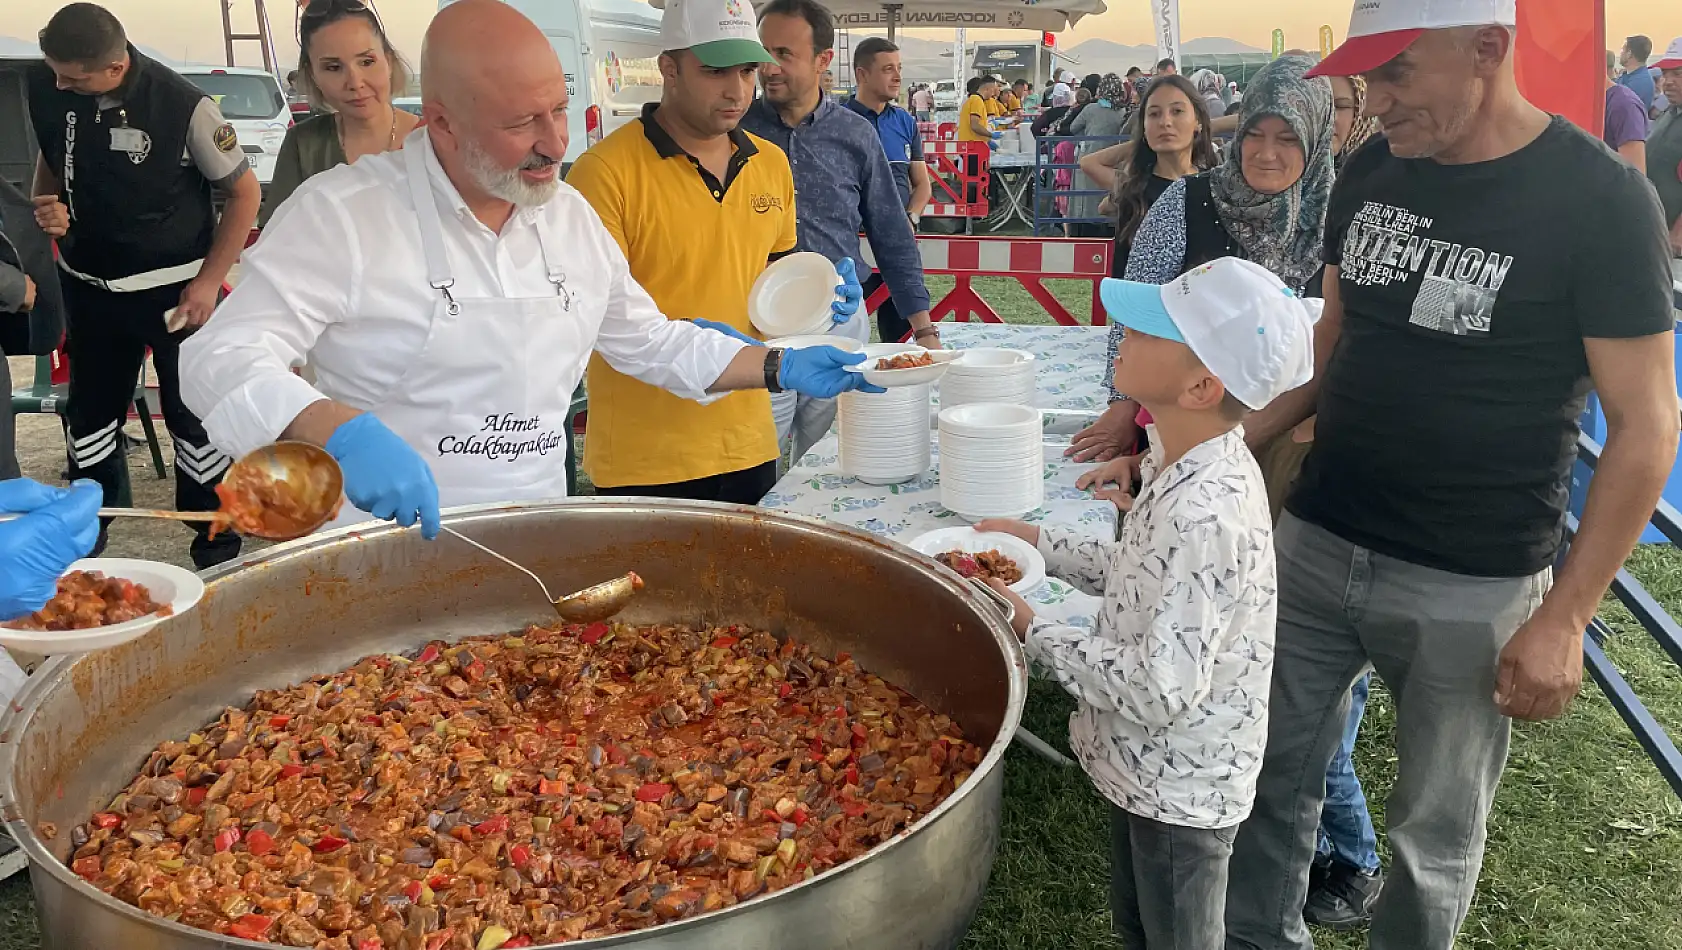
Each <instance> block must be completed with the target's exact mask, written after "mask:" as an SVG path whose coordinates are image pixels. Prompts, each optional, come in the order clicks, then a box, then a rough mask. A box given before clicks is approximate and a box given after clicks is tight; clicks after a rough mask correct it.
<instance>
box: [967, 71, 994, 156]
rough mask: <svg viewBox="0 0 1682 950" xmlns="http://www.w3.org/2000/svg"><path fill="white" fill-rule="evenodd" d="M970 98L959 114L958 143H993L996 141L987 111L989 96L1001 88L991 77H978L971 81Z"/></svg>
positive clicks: (969, 87)
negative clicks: (988, 124) (988, 122)
mask: <svg viewBox="0 0 1682 950" xmlns="http://www.w3.org/2000/svg"><path fill="white" fill-rule="evenodd" d="M967 88H968V90H969V98H967V99H965V100H964V108H963V111H961V112H960V113H959V114H958V141H960V142H991V141H993V139H994V135H993V131H992V129H989V128H988V127H987V117H988V116H989V115H990V113H989V112H988V109H987V100H988V98H989V96H990V95H991V94H992V93H993V92H994V91H996V90H997V89H998V88H999V86H998V83H996V82H994V81H993V78H992V77H991V76H977V77H975V78H974V79H971V80H970V81H969V86H968V87H967Z"/></svg>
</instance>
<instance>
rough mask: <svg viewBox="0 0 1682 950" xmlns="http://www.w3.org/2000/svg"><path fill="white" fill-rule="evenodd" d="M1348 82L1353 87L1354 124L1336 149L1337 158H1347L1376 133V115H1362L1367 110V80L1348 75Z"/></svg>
mask: <svg viewBox="0 0 1682 950" xmlns="http://www.w3.org/2000/svg"><path fill="white" fill-rule="evenodd" d="M1349 82H1350V84H1352V85H1353V86H1354V87H1355V124H1354V125H1351V126H1350V127H1349V137H1348V138H1346V139H1344V140H1343V147H1342V148H1340V149H1338V150H1337V157H1338V158H1339V159H1344V158H1348V157H1349V156H1351V155H1353V154H1355V152H1356V150H1357V149H1359V148H1360V147H1361V146H1363V145H1365V144H1367V139H1370V138H1372V137H1373V136H1374V135H1377V134H1378V129H1379V125H1378V117H1377V116H1370V115H1363V114H1362V113H1364V112H1366V111H1367V80H1366V77H1364V76H1361V75H1358V74H1357V75H1354V76H1350V77H1349Z"/></svg>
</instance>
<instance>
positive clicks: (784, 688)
mask: <svg viewBox="0 0 1682 950" xmlns="http://www.w3.org/2000/svg"><path fill="white" fill-rule="evenodd" d="M792 692H794V687H793V686H790V685H789V684H787V683H784V684H782V685H781V686H778V687H777V698H778V699H787V698H788V696H789V694H790V693H792Z"/></svg>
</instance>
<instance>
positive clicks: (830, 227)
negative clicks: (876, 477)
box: [741, 0, 940, 458]
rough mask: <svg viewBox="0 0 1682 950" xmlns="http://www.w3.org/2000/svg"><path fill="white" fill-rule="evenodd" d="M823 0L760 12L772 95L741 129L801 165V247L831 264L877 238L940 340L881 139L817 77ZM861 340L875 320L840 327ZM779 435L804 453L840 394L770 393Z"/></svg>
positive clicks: (827, 33) (825, 31)
mask: <svg viewBox="0 0 1682 950" xmlns="http://www.w3.org/2000/svg"><path fill="white" fill-rule="evenodd" d="M834 23H835V21H834V19H833V18H832V17H831V15H830V12H829V11H828V10H827V9H825V8H824V7H823V6H822V5H821V4H819V3H817V2H816V0H772V2H771V3H768V4H766V5H765V6H764V7H763V8H762V9H761V10H760V12H759V39H760V42H761V43H763V44H764V46H765V48H766V49H767V50H769V51H770V52H771V55H772V56H773V57H775V58H776V60H777V61H776V62H775V63H768V64H765V65H763V66H761V67H760V71H759V78H760V82H761V83H762V84H763V87H764V93H765V94H764V96H763V97H762V98H760V99H759V100H757V101H755V102H754V104H753V105H752V106H750V107H749V108H748V111H747V114H746V115H744V116H743V117H742V125H741V127H742V128H743V129H746V130H747V131H749V132H752V133H753V134H755V135H757V136H759V137H760V138H763V139H767V140H769V141H771V142H773V143H775V144H776V145H777V146H778V147H779V148H781V149H782V150H783V151H784V152H786V153H787V154H788V161H789V166H790V167H791V168H792V169H793V171H794V191H795V194H796V195H797V196H798V197H797V199H796V201H795V209H796V211H797V213H798V215H799V230H800V250H803V251H816V252H817V253H819V254H822V255H823V256H824V257H827V258H829V259H830V260H831V261H835V262H839V261H840V260H841V259H842V258H851V259H852V260H853V261H855V262H858V261H861V260H862V257H863V255H862V254H861V253H860V251H859V232H860V231H863V232H864V234H865V236H866V237H867V238H868V239H869V240H870V247H871V250H872V251H873V252H874V254H875V257H876V266H877V267H878V268H879V269H880V270H881V272H882V275H883V277H884V279H885V280H886V282H887V284H888V290H889V292H890V293H892V294H893V297H894V300H895V301H896V302H897V303H898V305H899V309H900V310H901V311H903V312H905V313H906V314H907V319H908V320H909V321H910V324H911V327H912V329H913V333H914V334H915V335H916V339H917V342H918V343H920V344H922V345H923V346H928V347H938V346H939V345H940V334H939V332H938V331H936V330H934V328H933V327H932V326H931V325H930V323H929V292H928V290H927V288H925V287H924V286H923V265H922V258H921V257H919V256H918V253H917V238H916V235H915V234H913V233H912V231H911V222H910V220H909V219H908V218H907V217H906V214H905V203H904V202H903V201H901V199H900V195H899V189H898V188H897V187H896V186H895V184H894V175H893V171H892V170H891V169H890V168H889V167H888V158H887V155H886V154H885V153H884V152H883V151H882V141H881V140H880V139H878V138H877V137H876V130H875V129H874V128H872V127H871V124H870V123H869V122H868V121H866V120H865V119H864V118H862V117H861V116H859V115H857V114H856V113H854V112H853V111H852V110H851V109H848V108H847V107H846V106H843V105H841V104H840V103H837V102H835V101H834V100H833V99H828V98H825V97H824V96H823V95H822V94H821V92H820V90H819V85H818V83H819V78H820V76H821V75H822V74H823V71H824V70H825V69H827V68H828V67H829V64H830V61H831V60H832V59H833V58H834V56H835V50H834V46H835V26H834ZM832 332H835V333H842V334H848V335H851V336H853V337H854V338H855V339H857V340H859V341H860V342H863V341H865V340H866V339H868V337H869V334H870V326H869V324H868V323H866V322H865V321H863V320H852V321H849V322H848V323H846V324H843V325H841V326H838V327H836V328H835V330H834V331H832ZM771 411H772V415H773V416H774V417H775V419H776V421H777V433H778V435H779V437H786V436H787V435H788V434H789V433H792V434H793V437H794V457H795V458H799V457H800V456H802V455H804V454H805V452H806V450H807V449H809V448H811V447H812V445H813V444H814V443H816V442H817V441H818V440H819V439H821V438H823V436H824V434H825V433H827V432H828V431H829V426H830V424H831V423H832V422H834V421H835V401H834V400H831V399H821V400H820V399H812V398H809V397H796V396H794V394H792V393H789V394H779V395H778V396H775V397H773V398H772V403H771Z"/></svg>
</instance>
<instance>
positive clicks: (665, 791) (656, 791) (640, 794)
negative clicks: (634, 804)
mask: <svg viewBox="0 0 1682 950" xmlns="http://www.w3.org/2000/svg"><path fill="white" fill-rule="evenodd" d="M671 792H672V787H671V786H670V785H667V784H666V783H664V782H649V783H648V784H646V785H644V786H643V787H641V788H639V789H637V801H639V802H651V803H652V802H658V801H659V800H660V799H662V798H665V797H666V796H667V795H670V794H671Z"/></svg>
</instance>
